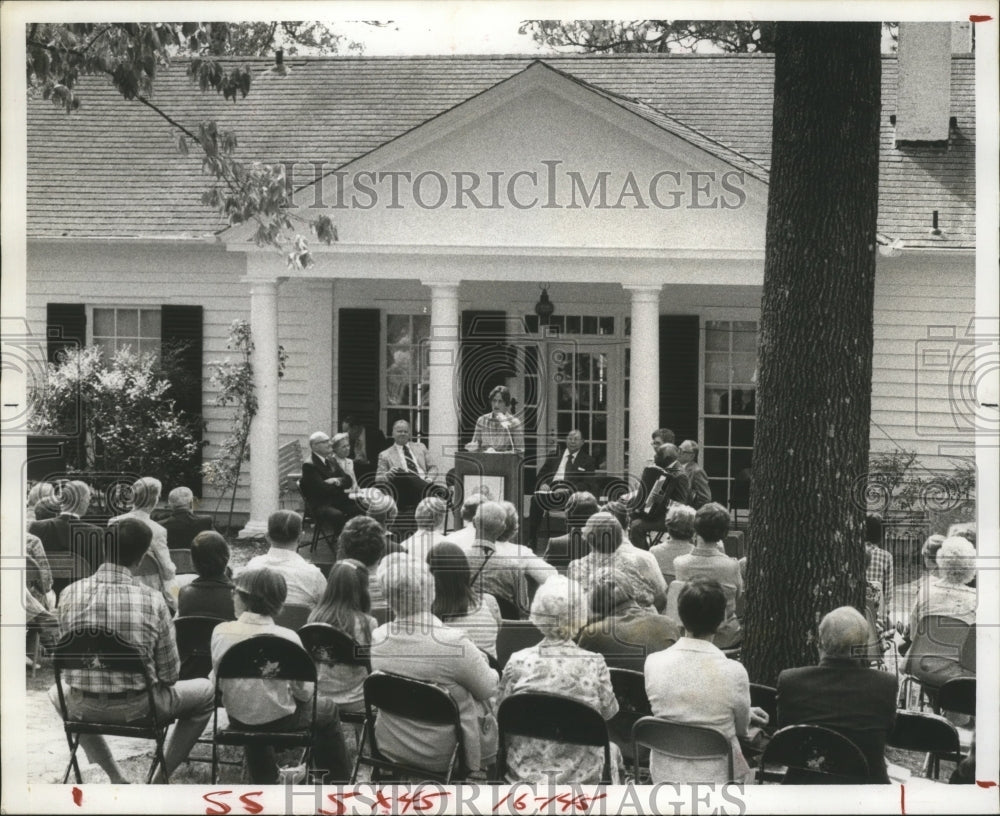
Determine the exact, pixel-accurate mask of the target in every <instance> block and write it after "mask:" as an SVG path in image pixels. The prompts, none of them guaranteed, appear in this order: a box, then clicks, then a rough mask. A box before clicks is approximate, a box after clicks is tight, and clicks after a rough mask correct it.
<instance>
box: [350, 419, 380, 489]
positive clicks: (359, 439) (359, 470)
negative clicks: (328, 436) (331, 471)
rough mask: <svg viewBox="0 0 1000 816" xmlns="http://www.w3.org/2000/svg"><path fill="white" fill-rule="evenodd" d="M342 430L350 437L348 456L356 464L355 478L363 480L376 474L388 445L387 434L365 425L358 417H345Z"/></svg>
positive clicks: (374, 426)
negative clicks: (379, 460)
mask: <svg viewBox="0 0 1000 816" xmlns="http://www.w3.org/2000/svg"><path fill="white" fill-rule="evenodd" d="M340 430H341V431H342V432H344V433H346V434H347V436H348V448H347V456H348V458H349V459H350V460H351V461H352V462H354V475H355V477H356V478H357V479H359V480H362V479H364V477H365V476H367V475H368V474H369V473H374V472H375V462H376V461H377V460H378V455H379V454H380V453H381V452H382V451H383V450H384V449H385V446H386V444H387V443H388V440H387V439H386V438H385V434H384V433H382V431H381V430H379V428H378V427H377V426H376V425H369V424H366V423H363V422H362V421H361V420H360V419H359V418H358V417H356V416H346V417H344V420H343V422H341V423H340Z"/></svg>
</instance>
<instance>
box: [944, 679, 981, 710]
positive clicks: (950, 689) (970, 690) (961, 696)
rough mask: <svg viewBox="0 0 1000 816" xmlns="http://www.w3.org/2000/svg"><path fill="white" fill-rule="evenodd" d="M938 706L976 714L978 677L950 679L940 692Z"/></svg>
mask: <svg viewBox="0 0 1000 816" xmlns="http://www.w3.org/2000/svg"><path fill="white" fill-rule="evenodd" d="M937 704H938V708H940V709H941V710H942V711H955V712H958V713H959V714H968V715H969V716H970V717H974V716H975V715H976V678H975V677H956V678H954V679H953V680H949V681H948V682H947V683H945V684H944V685H943V686H941V690H940V691H939V692H938V698H937Z"/></svg>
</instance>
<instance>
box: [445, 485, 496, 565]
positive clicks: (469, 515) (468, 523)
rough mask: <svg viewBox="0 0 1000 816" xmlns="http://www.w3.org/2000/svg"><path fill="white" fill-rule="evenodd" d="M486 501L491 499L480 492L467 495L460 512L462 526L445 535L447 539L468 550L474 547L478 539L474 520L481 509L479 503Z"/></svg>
mask: <svg viewBox="0 0 1000 816" xmlns="http://www.w3.org/2000/svg"><path fill="white" fill-rule="evenodd" d="M484 501H489V499H488V498H487V497H486V496H484V495H483V494H482V493H480V492H476V493H471V494H470V495H468V496H466V497H465V501H463V502H462V510H461V512H460V516H461V518H462V528H461V529H460V530H455V532H453V533H449V534H448V535H447V536H445V541H450V542H451V543H452V544H457V545H458V546H459V547H461V548H462V549H463V550H466V551H468V549H469V548H471V547H472V545H473V544H474V543H475V541H476V528H475V525H474V524H473V523H472V520H473V519H474V518H475V517H476V511H477V510H478V509H479V505H481V504H482V503H483V502H484Z"/></svg>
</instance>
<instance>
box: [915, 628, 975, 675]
mask: <svg viewBox="0 0 1000 816" xmlns="http://www.w3.org/2000/svg"><path fill="white" fill-rule="evenodd" d="M971 632H972V627H971V626H970V625H969V624H968V623H966V622H965V621H963V620H959V619H958V618H953V617H950V616H948V615H925V616H924V617H922V618H921V619H920V620H919V621H918V622H917V631H916V632H914V633H913V642H912V644H911V645H910V649H909V651H908V652H907V653H906V663H905V665H904V668H903V671H904V672H905V673H906V674H909V675H911V676H912V677H914V678H916V679H917V680H918V681H920V682H921V683H922V684H927V685H931V686H942V685H944V683H945V682H946V681H947V680H948V679H950V676H955V675H957V674H962V673H964V672H963V669H962V667H961V660H962V654H963V651H964V650H965V648H966V646H965V644H966V640H967V639H968V637H969V635H970V633H971ZM970 654H971V655H975V647H974V646H972V647H971V651H970ZM973 671H974V669H973ZM949 675H950V676H949Z"/></svg>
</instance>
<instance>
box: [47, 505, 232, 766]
mask: <svg viewBox="0 0 1000 816" xmlns="http://www.w3.org/2000/svg"><path fill="white" fill-rule="evenodd" d="M152 537H153V533H152V530H150V528H149V526H148V525H146V524H144V523H143V522H142V521H140V520H138V519H134V518H126V519H123V520H122V521H120V522H117V523H116V524H114V525H113V526H112V528H111V534H110V535H109V536H108V539H107V560H106V561H105V562H104V563H103V564H102V565H101V566H99V567H98V568H97V571H96V572H95V573H94V574H93V575H92V576H90V577H89V578H84V579H82V580H80V581H77V582H76V583H74V584H71V585H70V586H68V587H67V588H66V590H65V591H64V592H63V595H62V597H61V598H60V600H59V606H58V607H57V609H56V612H57V615H58V617H59V625H60V630H61V632H62V634H63V635H66V634H67V633H69V632H70V631H73V630H76V629H87V630H91V631H93V630H100V629H110V630H111V631H113V632H115V633H116V634H117V635H118V636H119V637H121V638H122V639H124V640H126V641H129V642H130V643H133V644H136V645H138V646H140V647H141V648H142V650H143V652H144V653H145V654H146V655H147V659H148V665H149V669H150V674H151V676H152V677H153V679H154V681H155V686H154V688H153V703H154V705H155V706H156V710H157V713H158V714H159V715H160V716H162V717H164V718H176V720H177V723H176V725H175V726H174V728H173V730H172V732H171V734H170V737H169V739H168V740H167V744H166V747H165V750H164V757H165V761H166V768H165V769H163V770H165V771H166V772H167V774H168V775H169V774H170V773H172V772H173V770H174V769H175V768H176V767H177V766H178V765H180V763H181V762H183V761H184V760H186V759H187V757H188V754H189V753H190V752H191V748H192V747H193V746H194V744H195V742H197V741H198V738H199V737H200V736H201V733H202V731H203V730H204V728H205V725H206V724H207V723H208V718H209V717H210V716H211V713H212V711H213V709H214V705H215V694H214V690H213V688H212V682H211V681H210V680H207V679H205V678H197V679H193V680H178V677H179V673H180V659H179V658H178V654H177V642H176V640H175V638H174V626H173V623H172V621H171V619H170V611H169V610H168V608H167V605H166V603H165V602H164V600H163V596H162V595H161V594H160V593H158V592H156V591H154V590H153V589H151V588H150V587H148V586H146V585H145V584H139V583H136V582H135V581H133V580H132V570H133V569H135V568H136V567H137V566H138V565H139V563H140V562H141V561H142V559H143V558H144V557H145V556H146V553H147V551H148V550H149V546H150V543H151V541H152ZM63 693H64V695H65V699H66V705H67V708H68V709H69V713H70V715H71V716H73V717H76V718H80V719H83V720H97V721H100V722H115V723H123V724H124V723H131V722H134V721H136V720H139V719H142V718H143V717H146V716H148V714H149V701H148V697H147V695H146V691H145V678H143V677H142V676H141V675H132V674H125V673H117V672H116V673H108V672H103V671H101V672H98V671H93V670H90V669H79V670H71V671H66V672H64V673H63ZM49 698H50V699H51V700H52V703H53V705H55V706H56V707H57V708H58V705H59V701H58V693H57V691H56V687H55V686H53V687H52V688H51V689H50V691H49ZM80 745H81V746H82V748H83V750H84V752H85V753H86V755H87V758H88V759H89V760H90V761H91V762H94V763H97V764H98V765H100V766H101V768H102V769H103V770H104V772H105V773H106V774H107V775H108V777H109V779H110V781H111V782H112V783H114V784H126V783H128V781H129V780H128V779H126V777H125V775H124V773H123V771H122V769H121V768H120V767H119V765H118V763H117V761H116V760H115V758H114V756H113V755H112V753H111V750H110V748H109V747H108V744H107V742H106V741H105V739H104V737H102V736H100V735H97V734H83V735H81V736H80ZM163 770H161V771H160V772H159V773H158V776H157V777H156V779H155V780H154V781H163Z"/></svg>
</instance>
